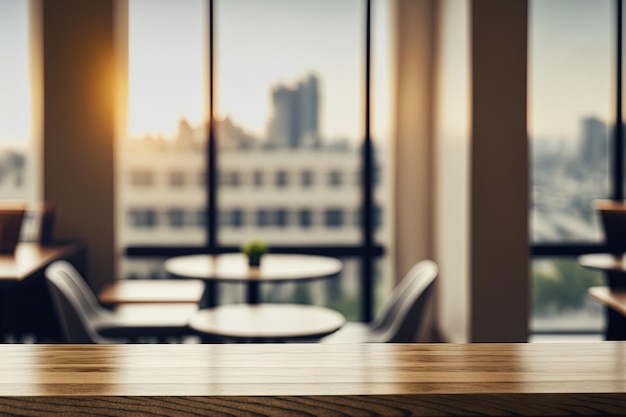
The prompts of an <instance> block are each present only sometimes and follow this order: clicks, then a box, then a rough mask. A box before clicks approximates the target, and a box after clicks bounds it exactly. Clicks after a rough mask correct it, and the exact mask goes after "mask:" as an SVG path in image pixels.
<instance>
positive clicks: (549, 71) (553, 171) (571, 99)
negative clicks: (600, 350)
mask: <svg viewBox="0 0 626 417" xmlns="http://www.w3.org/2000/svg"><path fill="white" fill-rule="evenodd" d="M529 4H530V13H529V17H530V19H529V22H530V26H529V64H530V65H529V81H530V82H529V133H530V140H531V142H530V144H531V150H532V155H531V156H532V158H531V163H532V166H531V173H532V189H531V201H532V205H531V208H530V219H531V230H530V234H531V239H532V243H533V255H534V256H533V260H532V263H531V265H532V268H531V271H532V278H531V286H532V308H531V310H532V317H531V333H536V334H540V333H579V334H581V333H597V334H599V333H601V331H602V328H603V326H604V320H603V319H604V317H603V315H602V311H601V309H600V308H598V305H597V304H596V303H594V302H592V301H590V300H589V297H588V296H587V288H588V287H590V286H592V285H599V284H602V283H603V279H604V278H603V277H602V275H601V274H599V273H595V272H592V271H588V270H585V269H583V268H581V267H580V266H578V265H577V263H576V260H575V256H576V255H578V254H581V253H584V252H591V251H593V252H600V251H602V250H603V243H602V242H603V236H602V231H601V228H600V223H599V217H598V215H597V214H596V212H595V210H594V202H595V200H597V199H600V198H608V197H612V195H613V192H612V187H613V186H614V184H615V178H613V173H612V164H611V161H612V159H611V144H612V142H613V134H614V127H615V97H616V94H615V87H616V82H615V79H616V65H615V64H616V55H617V54H616V47H615V45H616V41H615V39H616V24H615V22H616V20H617V15H616V10H617V9H616V4H617V2H616V1H615V0H551V1H543V0H533V1H531V2H530V3H529Z"/></svg>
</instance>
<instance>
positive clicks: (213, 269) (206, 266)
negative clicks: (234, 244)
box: [165, 253, 343, 307]
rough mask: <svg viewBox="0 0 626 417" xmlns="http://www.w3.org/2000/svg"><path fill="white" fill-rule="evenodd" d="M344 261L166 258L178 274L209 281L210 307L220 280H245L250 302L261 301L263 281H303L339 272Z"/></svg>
mask: <svg viewBox="0 0 626 417" xmlns="http://www.w3.org/2000/svg"><path fill="white" fill-rule="evenodd" d="M342 269H343V262H341V261H340V260H339V259H337V258H333V257H330V256H317V255H295V254H272V253H268V254H265V255H263V257H262V259H261V265H260V266H259V267H251V266H249V265H248V258H247V256H246V255H244V254H242V253H227V254H221V255H188V256H178V257H174V258H170V259H168V260H166V261H165V270H166V271H167V272H168V273H169V274H171V275H173V276H177V277H182V278H195V279H202V280H204V281H205V288H206V296H207V298H205V299H207V301H208V303H207V304H208V307H213V306H215V305H216V304H217V286H216V285H215V284H216V282H218V281H220V282H244V283H246V285H247V302H248V303H250V304H258V303H259V301H260V284H261V283H263V282H286V281H303V280H313V279H321V278H330V277H335V276H337V275H339V273H340V272H341V271H342Z"/></svg>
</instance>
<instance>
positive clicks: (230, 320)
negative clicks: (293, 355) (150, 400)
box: [189, 304, 346, 342]
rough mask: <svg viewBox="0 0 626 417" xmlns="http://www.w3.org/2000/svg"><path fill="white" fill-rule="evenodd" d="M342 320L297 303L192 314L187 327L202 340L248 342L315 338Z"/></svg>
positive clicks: (227, 307)
mask: <svg viewBox="0 0 626 417" xmlns="http://www.w3.org/2000/svg"><path fill="white" fill-rule="evenodd" d="M345 322H346V319H345V317H344V316H343V315H342V314H341V313H339V312H337V311H335V310H331V309H329V308H325V307H320V306H313V305H300V304H230V305H223V306H219V307H214V308H207V309H203V310H200V311H198V312H197V313H195V314H194V315H193V316H192V318H191V320H190V322H189V327H190V328H191V329H193V330H195V331H196V332H197V333H199V334H200V335H202V336H203V337H204V338H205V339H206V338H207V337H209V338H215V337H217V338H218V339H221V338H228V339H235V340H245V341H249V342H266V341H272V342H278V341H286V340H297V339H318V338H321V337H323V336H326V335H328V334H331V333H333V332H335V331H337V330H338V329H339V328H340V327H341V326H343V325H344V324H345Z"/></svg>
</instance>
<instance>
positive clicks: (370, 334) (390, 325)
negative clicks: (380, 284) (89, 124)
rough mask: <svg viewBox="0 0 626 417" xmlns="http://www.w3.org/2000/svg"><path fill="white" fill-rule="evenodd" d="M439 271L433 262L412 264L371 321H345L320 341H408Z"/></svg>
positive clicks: (416, 328)
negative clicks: (366, 322) (344, 323)
mask: <svg viewBox="0 0 626 417" xmlns="http://www.w3.org/2000/svg"><path fill="white" fill-rule="evenodd" d="M438 274H439V268H438V267H437V264H436V263H435V262H433V261H430V260H423V261H420V262H418V263H417V264H415V265H414V266H413V267H412V268H411V269H410V270H409V272H408V273H407V274H406V275H405V277H404V278H403V279H402V281H400V283H399V284H398V285H397V286H396V288H394V290H393V292H392V293H391V295H390V297H389V298H388V299H387V300H386V301H385V304H384V305H383V307H382V309H381V311H380V314H379V315H378V316H377V317H376V320H374V322H373V323H372V324H364V323H348V324H346V325H344V326H343V327H342V328H341V329H340V330H339V331H337V332H335V333H333V334H331V335H329V336H326V337H325V338H323V339H321V340H320V343H375V342H380V343H410V342H414V341H415V340H416V338H417V335H419V333H420V331H421V330H422V329H423V326H424V324H425V323H424V318H425V317H424V316H425V312H426V307H427V302H428V300H429V299H430V294H431V292H432V288H433V284H434V282H435V279H436V278H437V276H438Z"/></svg>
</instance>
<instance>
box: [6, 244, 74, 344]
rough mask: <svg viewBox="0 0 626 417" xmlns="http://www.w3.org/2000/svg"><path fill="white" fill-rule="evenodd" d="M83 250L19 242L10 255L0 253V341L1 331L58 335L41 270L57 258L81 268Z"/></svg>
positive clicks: (39, 336) (56, 323)
mask: <svg viewBox="0 0 626 417" xmlns="http://www.w3.org/2000/svg"><path fill="white" fill-rule="evenodd" d="M84 252H85V248H84V246H83V245H81V244H78V243H67V244H65V243H59V244H54V245H49V246H42V245H40V244H38V243H35V242H21V243H18V245H17V248H16V250H15V253H14V254H0V341H2V336H4V334H5V333H10V334H12V335H14V336H16V337H22V336H23V335H26V334H32V335H35V336H36V337H38V338H44V339H56V338H60V336H61V333H60V328H59V325H58V322H57V320H56V315H55V313H54V309H53V307H52V302H51V300H50V294H49V293H48V288H47V286H46V283H45V280H44V277H43V275H44V270H45V268H46V267H47V266H48V265H50V264H51V263H52V262H54V261H56V260H59V259H66V260H69V261H70V262H72V263H73V264H74V265H75V266H76V267H77V268H78V269H79V270H83V269H84V262H85V253H84Z"/></svg>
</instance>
